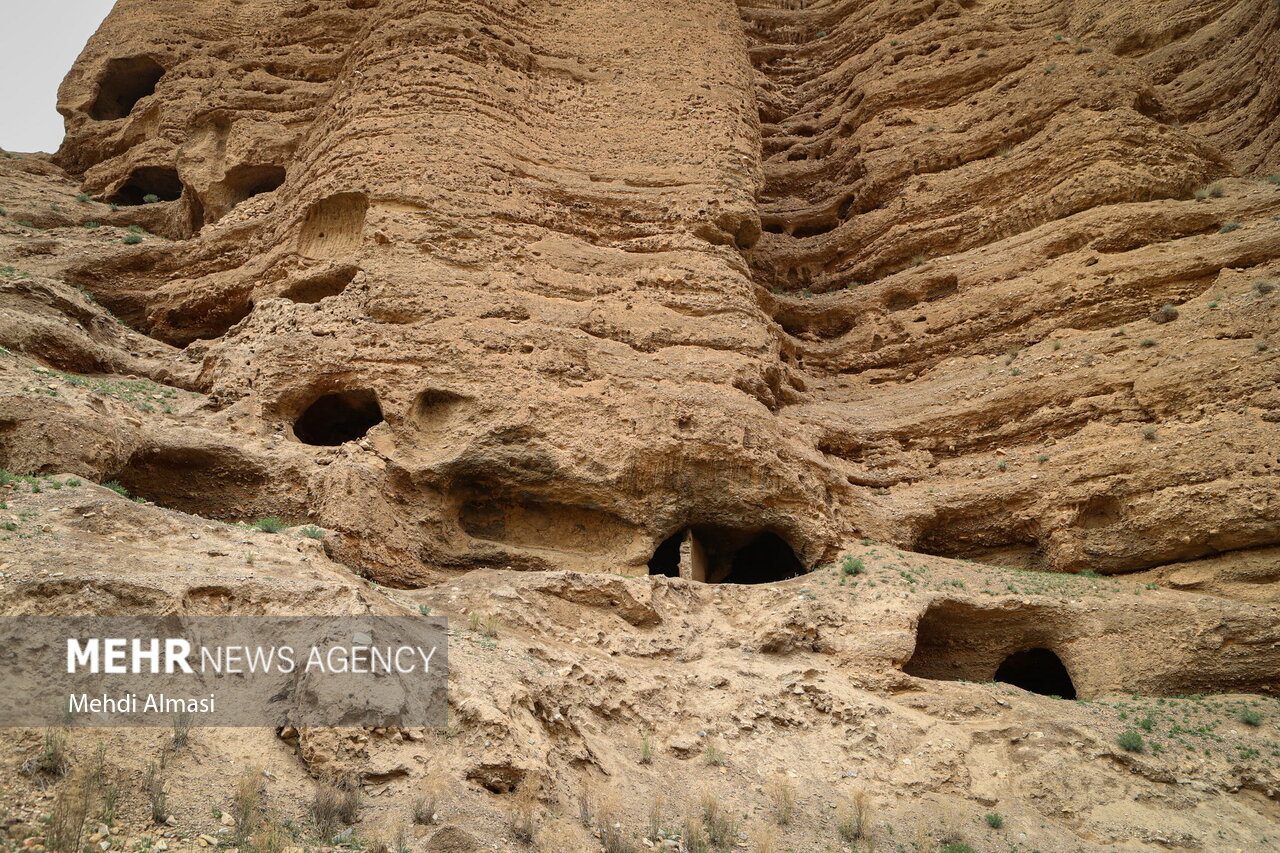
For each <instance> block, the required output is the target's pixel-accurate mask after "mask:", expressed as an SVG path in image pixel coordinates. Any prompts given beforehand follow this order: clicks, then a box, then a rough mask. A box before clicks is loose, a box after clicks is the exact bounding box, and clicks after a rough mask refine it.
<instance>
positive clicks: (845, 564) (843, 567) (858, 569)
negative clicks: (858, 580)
mask: <svg viewBox="0 0 1280 853" xmlns="http://www.w3.org/2000/svg"><path fill="white" fill-rule="evenodd" d="M866 570H867V566H866V564H865V563H863V562H862V560H861V559H860V558H858V557H851V556H849V555H848V554H845V555H844V556H843V557H841V558H840V574H841V575H845V576H849V577H852V576H854V575H860V574H862V573H863V572H865V571H866Z"/></svg>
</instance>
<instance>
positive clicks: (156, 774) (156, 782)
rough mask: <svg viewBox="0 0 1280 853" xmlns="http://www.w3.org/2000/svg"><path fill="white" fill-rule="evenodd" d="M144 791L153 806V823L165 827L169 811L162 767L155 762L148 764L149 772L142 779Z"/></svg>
mask: <svg viewBox="0 0 1280 853" xmlns="http://www.w3.org/2000/svg"><path fill="white" fill-rule="evenodd" d="M142 791H143V793H144V794H145V795H146V797H147V803H148V804H149V805H150V806H151V822H152V823H154V824H156V825H157V826H162V825H164V822H165V820H167V819H168V817H169V809H168V806H167V804H166V801H165V793H164V779H163V778H162V777H161V775H160V767H159V766H158V765H157V764H156V763H155V762H154V761H152V762H150V763H148V764H147V772H146V774H145V775H144V776H143V777H142Z"/></svg>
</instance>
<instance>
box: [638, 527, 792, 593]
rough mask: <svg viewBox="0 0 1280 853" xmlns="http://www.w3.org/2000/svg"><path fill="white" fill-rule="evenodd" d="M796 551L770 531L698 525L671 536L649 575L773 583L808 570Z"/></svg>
mask: <svg viewBox="0 0 1280 853" xmlns="http://www.w3.org/2000/svg"><path fill="white" fill-rule="evenodd" d="M805 571H806V570H805V567H804V564H803V563H801V562H800V559H799V558H798V557H797V556H796V553H795V550H794V549H793V548H792V547H791V546H790V545H789V544H788V543H787V541H786V540H785V539H783V538H782V537H781V536H779V535H778V534H776V533H774V532H773V531H771V530H763V531H761V530H737V529H734V528H730V527H720V526H718V525H697V526H694V527H690V528H685V529H683V530H680V531H678V532H677V533H675V534H673V535H671V536H669V537H667V538H666V539H665V540H663V542H662V543H661V544H660V545H658V547H657V548H656V549H655V550H654V552H653V556H652V557H651V558H650V559H649V574H651V575H665V576H666V577H673V578H674V577H682V578H686V579H688V580H694V581H702V582H705V583H735V584H758V583H774V582H775V581H784V580H788V579H789V578H795V577H799V576H800V575H803V574H805Z"/></svg>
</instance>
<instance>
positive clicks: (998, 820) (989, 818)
mask: <svg viewBox="0 0 1280 853" xmlns="http://www.w3.org/2000/svg"><path fill="white" fill-rule="evenodd" d="M982 819H983V820H985V821H986V822H987V826H989V827H991V828H992V829H999V828H1000V827H1002V826H1004V818H1002V817H1000V815H998V814H996V813H995V812H989V813H988V814H987V815H986V816H985V817H983V818H982Z"/></svg>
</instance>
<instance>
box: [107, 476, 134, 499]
mask: <svg viewBox="0 0 1280 853" xmlns="http://www.w3.org/2000/svg"><path fill="white" fill-rule="evenodd" d="M102 485H103V486H105V487H106V488H108V489H110V490H111V491H113V492H115V493H116V494H117V495H119V496H120V497H122V498H127V497H129V490H128V489H126V488H125V487H124V486H122V485H120V481H119V480H108V481H107V482H105V483H103V484H102Z"/></svg>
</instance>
